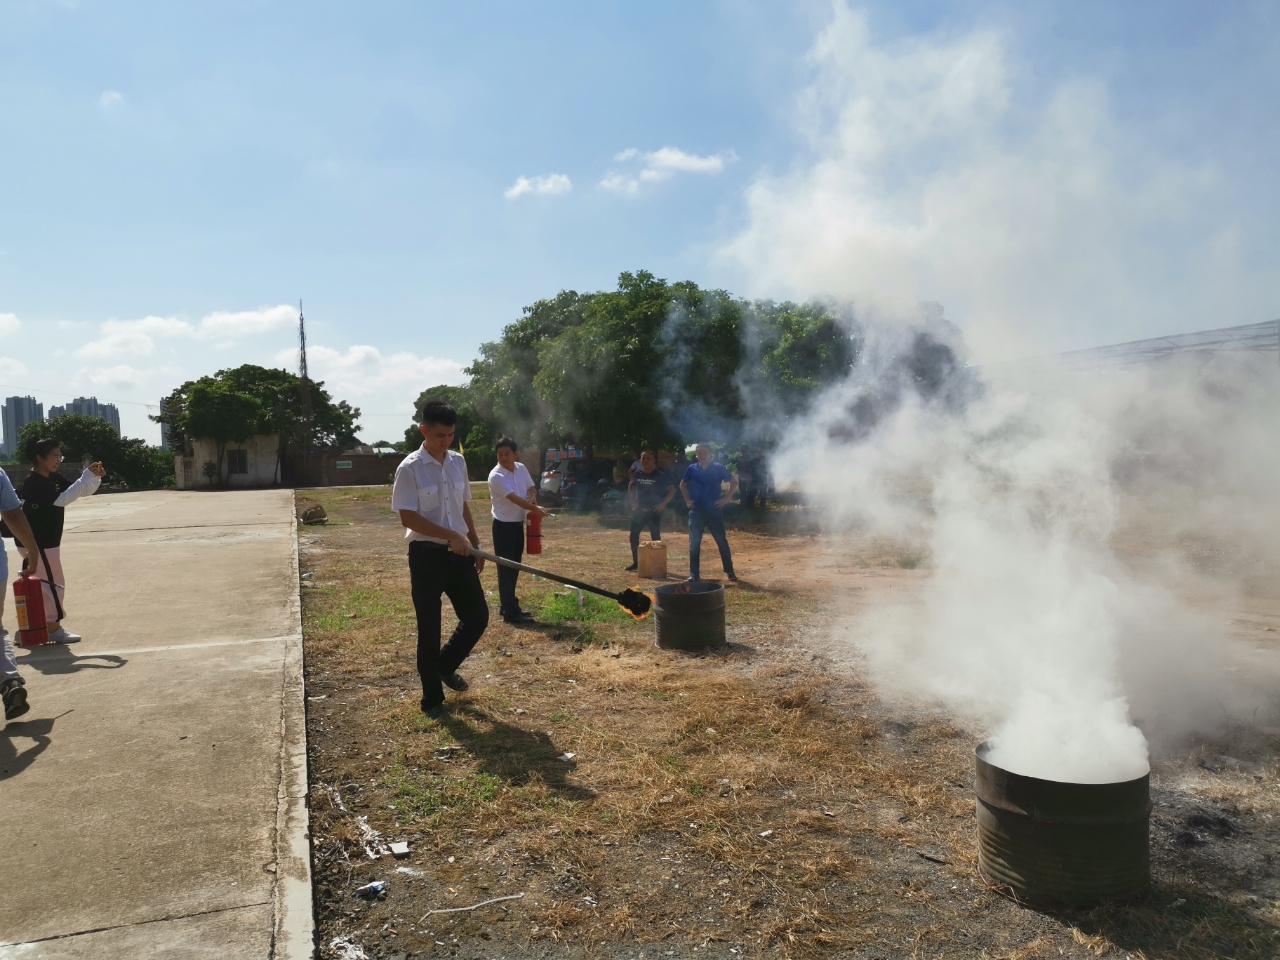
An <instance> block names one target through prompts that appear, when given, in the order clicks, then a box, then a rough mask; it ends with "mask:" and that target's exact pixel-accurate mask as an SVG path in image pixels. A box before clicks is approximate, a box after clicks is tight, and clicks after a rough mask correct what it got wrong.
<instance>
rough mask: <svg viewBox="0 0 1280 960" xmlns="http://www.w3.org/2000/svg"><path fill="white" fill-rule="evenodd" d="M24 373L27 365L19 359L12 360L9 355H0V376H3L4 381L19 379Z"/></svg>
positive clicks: (9, 381) (25, 373) (10, 381)
mask: <svg viewBox="0 0 1280 960" xmlns="http://www.w3.org/2000/svg"><path fill="white" fill-rule="evenodd" d="M26 375H27V367H26V365H25V364H24V363H22V362H21V361H20V360H14V359H13V358H11V357H0V377H3V378H4V382H5V383H12V382H13V381H15V380H21V379H22V378H23V377H25V376H26Z"/></svg>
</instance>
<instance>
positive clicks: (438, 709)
mask: <svg viewBox="0 0 1280 960" xmlns="http://www.w3.org/2000/svg"><path fill="white" fill-rule="evenodd" d="M422 712H423V713H425V714H426V715H427V716H428V717H430V718H431V719H432V720H440V719H441V718H443V717H444V704H443V703H437V704H436V705H435V706H433V707H429V706H427V701H425V700H423V701H422Z"/></svg>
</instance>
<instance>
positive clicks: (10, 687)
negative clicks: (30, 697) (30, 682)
mask: <svg viewBox="0 0 1280 960" xmlns="http://www.w3.org/2000/svg"><path fill="white" fill-rule="evenodd" d="M3 697H4V718H5V719H6V720H12V719H14V718H15V717H20V716H22V715H23V714H24V713H26V712H27V711H28V710H30V709H31V704H29V703H27V688H26V687H24V686H23V685H22V681H21V680H19V679H17V678H16V677H15V678H13V679H12V680H9V681H8V682H7V683H6V684H5V686H4V693H3Z"/></svg>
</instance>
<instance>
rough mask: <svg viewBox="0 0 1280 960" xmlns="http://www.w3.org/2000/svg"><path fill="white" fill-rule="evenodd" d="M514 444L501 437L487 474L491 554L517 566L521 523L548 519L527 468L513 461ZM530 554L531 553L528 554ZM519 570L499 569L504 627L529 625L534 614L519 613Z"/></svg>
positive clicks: (521, 544) (520, 553)
mask: <svg viewBox="0 0 1280 960" xmlns="http://www.w3.org/2000/svg"><path fill="white" fill-rule="evenodd" d="M518 452H519V451H518V450H517V449H516V442H515V441H514V440H512V439H511V438H510V437H503V438H502V439H501V440H499V441H498V444H497V455H498V465H497V466H496V467H494V468H493V469H492V470H491V471H489V498H490V502H491V504H492V507H491V509H492V511H493V552H494V553H495V554H497V555H498V556H500V557H504V558H505V559H507V560H514V561H516V563H519V562H520V560H521V559H522V558H523V557H524V549H525V541H524V521H525V517H526V515H527V516H528V517H529V519H530V520H532V519H533V518H534V517H537V518H538V519H539V520H541V519H542V518H543V517H545V516H546V515H547V510H546V508H545V507H540V506H538V502H537V497H538V488H537V487H536V486H535V485H534V482H533V477H532V476H530V475H529V468H528V467H526V466H525V465H524V464H523V463H521V462H520V461H519V460H517V459H516V454H517V453H518ZM530 552H531V553H532V552H534V551H532V550H530ZM537 552H538V553H541V552H542V531H541V528H539V530H538V550H537ZM518 576H520V571H519V570H512V569H510V568H509V567H503V566H499V567H498V612H499V613H501V614H502V619H503V620H505V621H506V622H507V623H514V624H520V623H530V622H532V620H533V614H531V613H527V612H525V611H524V610H521V609H520V601H519V600H518V599H517V598H516V578H517V577H518Z"/></svg>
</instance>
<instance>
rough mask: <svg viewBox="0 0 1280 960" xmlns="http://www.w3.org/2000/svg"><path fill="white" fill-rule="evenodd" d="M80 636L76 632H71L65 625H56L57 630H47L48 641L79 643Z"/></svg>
mask: <svg viewBox="0 0 1280 960" xmlns="http://www.w3.org/2000/svg"><path fill="white" fill-rule="evenodd" d="M81 639H82V638H81V636H80V634H78V633H72V632H71V631H70V630H68V629H67V628H66V627H62V626H60V627H58V629H57V630H50V631H49V642H50V643H79V642H80V640H81Z"/></svg>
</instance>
